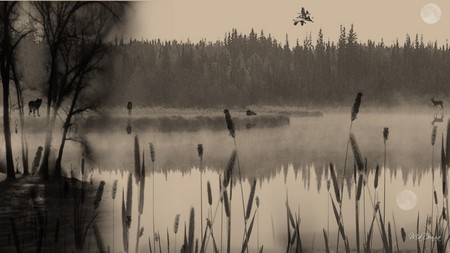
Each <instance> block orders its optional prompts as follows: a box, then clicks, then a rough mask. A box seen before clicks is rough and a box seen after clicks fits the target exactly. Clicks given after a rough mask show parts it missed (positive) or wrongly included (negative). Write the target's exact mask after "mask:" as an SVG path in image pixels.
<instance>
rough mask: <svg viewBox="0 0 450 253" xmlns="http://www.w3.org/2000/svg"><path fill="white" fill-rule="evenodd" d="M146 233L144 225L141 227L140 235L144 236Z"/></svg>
mask: <svg viewBox="0 0 450 253" xmlns="http://www.w3.org/2000/svg"><path fill="white" fill-rule="evenodd" d="M143 235H144V227H141V229H140V230H139V237H142V236H143Z"/></svg>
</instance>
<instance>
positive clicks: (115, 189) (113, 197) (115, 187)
mask: <svg viewBox="0 0 450 253" xmlns="http://www.w3.org/2000/svg"><path fill="white" fill-rule="evenodd" d="M116 192H117V179H116V180H114V182H113V185H112V190H111V196H112V199H115V198H116Z"/></svg>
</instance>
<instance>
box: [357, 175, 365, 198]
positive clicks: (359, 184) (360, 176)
mask: <svg viewBox="0 0 450 253" xmlns="http://www.w3.org/2000/svg"><path fill="white" fill-rule="evenodd" d="M362 185H363V174H359V179H358V188H357V191H356V201H359V199H360V198H361V191H362Z"/></svg>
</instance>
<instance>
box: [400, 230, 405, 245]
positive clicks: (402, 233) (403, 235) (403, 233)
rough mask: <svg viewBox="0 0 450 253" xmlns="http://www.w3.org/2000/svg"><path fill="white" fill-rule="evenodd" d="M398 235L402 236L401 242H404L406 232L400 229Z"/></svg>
mask: <svg viewBox="0 0 450 253" xmlns="http://www.w3.org/2000/svg"><path fill="white" fill-rule="evenodd" d="M400 233H401V235H402V241H403V242H405V240H406V232H405V229H404V228H402V229H400Z"/></svg>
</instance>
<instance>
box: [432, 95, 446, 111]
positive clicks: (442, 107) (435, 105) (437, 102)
mask: <svg viewBox="0 0 450 253" xmlns="http://www.w3.org/2000/svg"><path fill="white" fill-rule="evenodd" d="M431 102H433V108H437V106H438V105H440V106H441V109H444V103H442V101H441V100H434V97H432V98H431Z"/></svg>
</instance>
